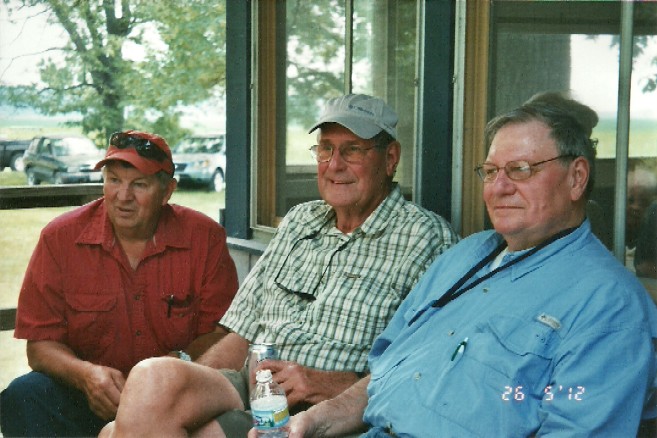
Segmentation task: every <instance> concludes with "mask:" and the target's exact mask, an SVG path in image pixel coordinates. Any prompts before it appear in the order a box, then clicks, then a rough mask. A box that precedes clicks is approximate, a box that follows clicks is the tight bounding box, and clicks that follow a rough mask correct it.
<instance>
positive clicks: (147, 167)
mask: <svg viewBox="0 0 657 438" xmlns="http://www.w3.org/2000/svg"><path fill="white" fill-rule="evenodd" d="M117 160H118V161H125V162H127V163H130V164H131V165H133V166H134V167H135V168H136V169H137V170H139V171H140V172H141V173H143V174H145V175H153V174H155V173H157V172H159V171H160V170H163V171H165V172H167V173H169V174H172V173H173V169H171V170H169V169H167V168H166V166H165V163H159V162H157V161H153V160H149V159H147V158H144V157H142V156H140V155H139V154H138V153H137V151H136V150H135V149H132V148H128V149H117V150H112V151H109V152H108V154H107V155H106V156H105V158H104V159H102V160H101V161H99V162H98V163H97V164H96V166H95V167H94V169H95V170H99V169H100V168H102V167H103V166H104V165H106V164H107V163H109V162H110V161H117Z"/></svg>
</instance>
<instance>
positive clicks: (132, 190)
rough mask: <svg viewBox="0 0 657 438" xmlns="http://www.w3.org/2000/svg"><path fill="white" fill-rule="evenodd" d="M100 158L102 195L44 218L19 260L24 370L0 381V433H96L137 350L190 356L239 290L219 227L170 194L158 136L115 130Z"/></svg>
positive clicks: (112, 411) (169, 170)
mask: <svg viewBox="0 0 657 438" xmlns="http://www.w3.org/2000/svg"><path fill="white" fill-rule="evenodd" d="M101 167H102V169H103V176H104V182H103V194H104V197H103V198H101V199H99V200H97V201H94V202H91V203H89V204H87V205H84V206H82V207H80V208H78V209H75V210H73V211H71V212H69V213H66V214H64V215H62V216H60V217H58V218H56V219H55V220H53V221H52V222H51V223H50V224H49V225H47V226H46V227H45V228H44V230H43V231H42V233H41V237H40V239H39V242H38V244H37V246H36V249H35V250H34V254H33V255H32V258H31V260H30V264H29V266H28V268H27V272H26V274H25V279H24V281H23V286H22V287H21V292H20V296H19V301H18V308H17V316H16V329H15V332H14V336H15V337H17V338H22V339H27V340H28V343H27V355H28V361H29V364H30V366H31V368H32V369H33V371H32V372H30V373H29V374H27V375H25V376H21V377H19V378H17V379H16V380H14V381H13V382H12V383H11V384H10V386H9V387H8V388H7V389H6V390H5V391H3V393H2V397H1V406H0V416H1V420H2V424H1V425H2V433H3V434H4V436H89V435H97V434H98V432H99V431H100V429H101V428H102V426H103V425H104V424H105V423H106V422H107V421H109V420H111V419H113V418H114V416H115V415H116V411H117V408H118V404H119V396H120V394H121V390H122V389H123V384H124V383H125V379H126V377H127V374H128V372H129V371H130V369H131V368H132V367H133V366H134V365H135V364H136V363H137V362H139V361H140V360H142V359H145V358H148V357H153V356H164V355H175V356H178V357H180V358H181V359H187V360H190V359H194V358H196V357H198V356H200V355H201V354H202V353H203V352H204V351H205V350H206V348H207V347H209V346H210V345H211V344H213V343H214V342H216V341H217V340H218V339H219V338H220V337H221V336H222V335H223V334H224V333H223V332H221V331H219V330H218V329H217V326H216V323H217V321H219V319H220V318H221V317H222V316H223V314H224V312H225V311H226V309H227V308H228V306H229V304H230V303H231V301H232V299H233V297H234V295H235V292H236V291H237V273H236V270H235V265H234V263H233V260H232V259H231V257H230V255H229V253H228V249H227V246H226V233H225V230H224V229H223V228H222V227H221V226H220V225H219V224H218V223H217V222H216V221H214V220H212V219H210V218H208V217H206V216H204V215H202V214H200V213H198V212H196V211H194V210H192V209H189V208H185V207H181V206H177V205H170V204H168V201H169V198H170V197H171V194H172V193H173V191H174V189H175V188H176V180H175V179H174V178H173V173H174V165H173V162H172V159H171V151H170V149H169V146H168V145H167V143H166V141H165V140H164V139H163V138H161V137H159V136H157V135H153V134H149V133H145V132H137V131H127V132H122V133H116V134H113V135H112V137H111V139H110V145H109V148H108V150H107V154H106V156H105V158H104V159H103V160H102V161H101V162H99V163H98V164H97V166H96V168H101Z"/></svg>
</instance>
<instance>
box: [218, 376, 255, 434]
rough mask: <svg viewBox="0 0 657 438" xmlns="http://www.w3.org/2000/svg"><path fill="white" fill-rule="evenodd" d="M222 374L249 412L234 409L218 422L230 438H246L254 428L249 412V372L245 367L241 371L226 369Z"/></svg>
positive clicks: (223, 415) (219, 417)
mask: <svg viewBox="0 0 657 438" xmlns="http://www.w3.org/2000/svg"><path fill="white" fill-rule="evenodd" d="M220 372H221V374H223V375H224V376H225V377H226V378H227V379H228V380H229V381H230V383H231V384H232V385H233V386H234V387H235V389H236V390H237V392H238V393H239V395H240V398H241V399H242V402H243V403H244V406H245V408H246V409H247V411H243V410H241V409H233V410H231V411H228V412H225V413H223V414H221V415H220V416H218V417H217V418H216V420H217V422H218V423H219V425H220V426H221V428H222V429H223V431H224V433H225V434H226V436H227V437H228V438H245V437H246V435H247V433H248V432H249V430H251V427H253V419H252V418H251V412H249V411H248V409H250V407H251V406H250V404H249V374H248V371H247V369H246V367H243V368H242V369H241V370H240V371H235V370H229V369H224V370H220Z"/></svg>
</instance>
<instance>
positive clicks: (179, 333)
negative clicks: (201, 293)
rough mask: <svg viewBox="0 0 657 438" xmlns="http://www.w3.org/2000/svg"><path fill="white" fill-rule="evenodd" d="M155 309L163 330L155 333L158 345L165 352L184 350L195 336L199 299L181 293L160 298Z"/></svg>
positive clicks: (191, 294)
mask: <svg viewBox="0 0 657 438" xmlns="http://www.w3.org/2000/svg"><path fill="white" fill-rule="evenodd" d="M157 307H158V308H160V309H161V310H160V311H159V312H158V314H159V315H160V318H159V320H160V322H161V327H163V329H164V330H163V332H160V331H157V333H158V334H157V335H156V336H159V337H160V344H161V345H162V346H163V347H164V348H165V349H167V350H178V349H181V348H185V347H186V346H187V344H189V343H190V342H191V341H192V340H193V339H194V338H195V337H196V336H197V332H198V330H197V326H198V320H199V309H200V299H199V298H198V297H197V296H196V295H195V294H193V293H192V292H189V291H185V292H182V291H181V292H176V293H173V294H169V295H166V296H164V297H161V299H160V302H159V304H158V306H157ZM162 334H164V336H161V335H162Z"/></svg>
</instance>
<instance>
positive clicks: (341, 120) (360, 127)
mask: <svg viewBox="0 0 657 438" xmlns="http://www.w3.org/2000/svg"><path fill="white" fill-rule="evenodd" d="M324 123H337V124H338V125H342V126H344V127H345V128H347V129H348V130H350V131H351V132H353V133H354V134H356V135H357V136H358V137H360V138H363V139H365V140H369V139H370V138H372V137H374V136H375V135H376V134H378V133H379V132H381V131H382V130H384V128H383V127H381V126H378V125H376V124H374V123H372V121H371V120H370V119H365V118H359V117H354V116H353V115H349V116H344V117H340V116H333V117H330V118H326V119H321V120H320V121H319V122H317V123H316V124H315V125H313V127H312V128H310V130H309V131H308V134H311V133H312V132H313V131H315V130H316V129H317V128H319V127H320V126H321V125H323V124H324Z"/></svg>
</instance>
